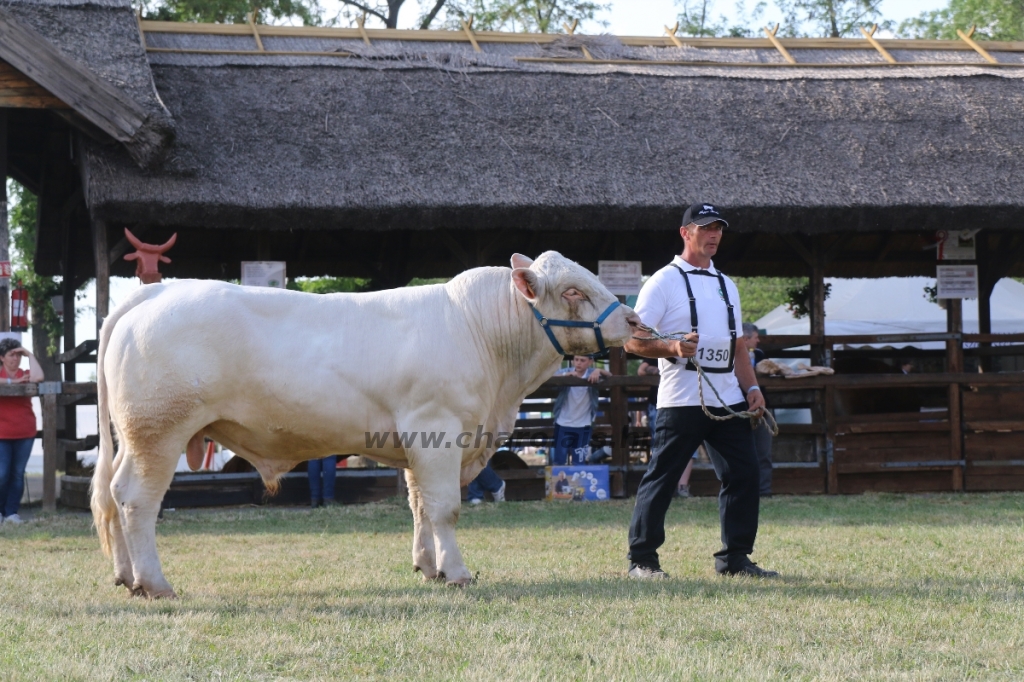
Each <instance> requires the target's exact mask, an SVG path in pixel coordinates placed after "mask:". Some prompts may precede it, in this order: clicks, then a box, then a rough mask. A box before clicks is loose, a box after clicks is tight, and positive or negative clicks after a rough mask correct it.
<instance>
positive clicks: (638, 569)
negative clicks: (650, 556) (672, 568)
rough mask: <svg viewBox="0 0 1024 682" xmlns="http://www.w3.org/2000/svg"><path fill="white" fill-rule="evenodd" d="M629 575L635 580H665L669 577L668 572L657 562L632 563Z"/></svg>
mask: <svg viewBox="0 0 1024 682" xmlns="http://www.w3.org/2000/svg"><path fill="white" fill-rule="evenodd" d="M627 575H629V577H630V578H633V579H634V580H663V579H665V578H667V577H668V573H666V572H665V571H663V570H661V566H658V565H657V564H630V565H629V573H628V574H627Z"/></svg>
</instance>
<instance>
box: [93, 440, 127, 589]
mask: <svg viewBox="0 0 1024 682" xmlns="http://www.w3.org/2000/svg"><path fill="white" fill-rule="evenodd" d="M100 456H101V457H102V456H103V455H102V454H101V455H100ZM126 457H127V454H126V453H125V450H124V447H123V446H122V447H121V449H120V450H119V451H118V453H117V457H115V458H114V462H113V469H114V472H115V474H116V472H117V469H118V467H119V466H120V464H121V462H123V461H124V460H125V458H126ZM112 487H113V486H111V488H112ZM103 499H104V500H105V501H106V502H107V504H108V505H109V507H108V508H107V509H106V511H105V513H104V517H105V518H106V519H107V521H106V529H107V533H108V535H107V537H108V538H109V539H110V554H111V556H112V557H113V559H114V585H124V586H125V587H126V588H127V589H128V591H129V592H131V590H132V585H133V584H134V583H135V575H134V574H133V573H132V558H131V555H130V554H129V553H128V543H127V542H126V541H125V539H124V530H123V529H122V527H121V514H120V512H119V511H118V504H117V502H116V501H115V500H114V498H113V497H112V496H107V497H104V498H103ZM105 506H106V505H105Z"/></svg>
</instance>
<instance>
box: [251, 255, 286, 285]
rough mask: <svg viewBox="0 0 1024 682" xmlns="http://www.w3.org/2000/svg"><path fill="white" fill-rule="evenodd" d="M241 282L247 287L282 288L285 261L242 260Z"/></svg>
mask: <svg viewBox="0 0 1024 682" xmlns="http://www.w3.org/2000/svg"><path fill="white" fill-rule="evenodd" d="M242 284H243V285H244V286H247V287H276V288H278V289H284V285H285V262H284V261H273V260H249V261H246V260H244V261H242Z"/></svg>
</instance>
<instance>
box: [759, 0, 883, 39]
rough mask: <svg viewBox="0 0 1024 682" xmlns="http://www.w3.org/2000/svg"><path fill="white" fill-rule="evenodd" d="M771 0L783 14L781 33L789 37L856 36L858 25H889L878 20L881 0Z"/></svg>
mask: <svg viewBox="0 0 1024 682" xmlns="http://www.w3.org/2000/svg"><path fill="white" fill-rule="evenodd" d="M775 4H776V6H777V7H778V8H779V10H780V11H781V12H782V14H783V17H784V20H783V22H782V23H783V29H782V30H783V33H785V34H786V35H787V36H792V37H798V36H799V37H810V36H822V37H827V38H843V37H848V36H860V31H858V30H857V29H858V28H859V27H862V26H863V27H865V28H868V27H870V26H871V25H872V24H878V25H879V26H880V27H881V28H890V27H891V25H892V22H889V21H881V16H882V12H881V10H880V9H879V6H880V5H881V4H882V0H775Z"/></svg>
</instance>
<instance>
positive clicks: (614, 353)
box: [608, 348, 629, 497]
mask: <svg viewBox="0 0 1024 682" xmlns="http://www.w3.org/2000/svg"><path fill="white" fill-rule="evenodd" d="M608 360H609V363H608V364H609V369H610V370H611V373H612V374H614V375H615V376H625V374H626V351H624V350H623V349H622V348H612V349H611V351H609V358H608ZM608 417H609V419H608V421H610V422H611V427H612V466H617V467H625V466H626V465H627V464H629V442H628V439H627V438H626V436H627V431H628V429H629V410H628V405H627V404H626V389H625V388H624V387H622V386H616V387H614V388H612V389H611V405H610V409H609V415H608ZM616 473H617V474H618V476H617V477H616V478H621V481H622V482H621V484H611V482H610V481H609V484H610V487H611V489H612V490H611V493H612V495H613V496H615V497H625V496H626V487H627V486H626V474H625V472H624V471H622V472H616Z"/></svg>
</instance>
